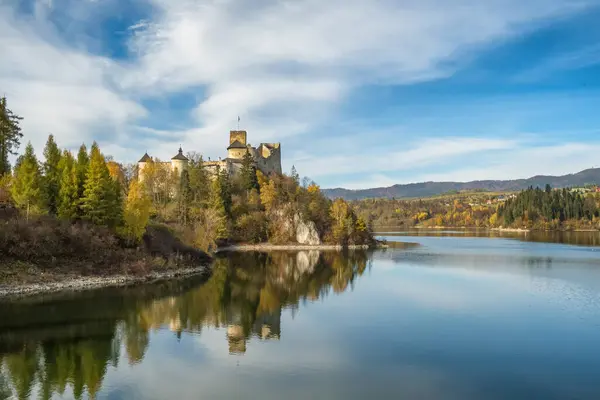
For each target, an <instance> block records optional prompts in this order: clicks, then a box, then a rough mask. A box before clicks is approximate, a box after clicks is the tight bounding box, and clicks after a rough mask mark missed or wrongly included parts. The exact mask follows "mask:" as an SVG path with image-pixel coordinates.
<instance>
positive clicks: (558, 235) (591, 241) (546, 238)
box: [378, 228, 600, 246]
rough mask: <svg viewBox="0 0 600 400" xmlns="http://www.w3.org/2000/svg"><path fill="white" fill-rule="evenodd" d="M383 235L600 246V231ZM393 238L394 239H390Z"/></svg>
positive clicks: (387, 232)
mask: <svg viewBox="0 0 600 400" xmlns="http://www.w3.org/2000/svg"><path fill="white" fill-rule="evenodd" d="M378 234H379V235H381V236H388V237H390V238H392V237H398V236H415V237H424V236H430V237H484V238H505V239H516V240H521V241H525V242H538V243H542V242H543V243H562V244H574V245H579V246H600V231H590V232H588V231H581V232H577V231H531V232H507V231H492V230H488V229H461V230H443V229H409V230H395V229H391V228H390V229H386V230H381V231H380V232H378ZM390 240H392V239H390Z"/></svg>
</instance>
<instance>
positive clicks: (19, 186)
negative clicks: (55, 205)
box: [11, 143, 45, 218]
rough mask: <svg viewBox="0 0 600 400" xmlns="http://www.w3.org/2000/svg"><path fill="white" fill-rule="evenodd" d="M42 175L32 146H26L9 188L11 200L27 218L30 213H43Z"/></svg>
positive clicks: (29, 144)
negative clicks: (23, 211) (24, 211)
mask: <svg viewBox="0 0 600 400" xmlns="http://www.w3.org/2000/svg"><path fill="white" fill-rule="evenodd" d="M41 182H42V174H41V172H40V165H39V163H38V160H37V157H36V156H35V152H34V151H33V146H32V145H31V143H28V144H27V147H26V148H25V154H23V156H22V157H20V159H19V162H18V165H17V168H16V169H15V174H14V180H13V183H12V186H11V194H12V198H13V200H14V202H15V204H16V205H17V207H19V208H21V209H23V210H26V213H27V217H28V218H29V214H30V213H32V212H33V213H39V212H43V211H44V209H45V208H44V201H43V200H44V196H43V193H42V187H41Z"/></svg>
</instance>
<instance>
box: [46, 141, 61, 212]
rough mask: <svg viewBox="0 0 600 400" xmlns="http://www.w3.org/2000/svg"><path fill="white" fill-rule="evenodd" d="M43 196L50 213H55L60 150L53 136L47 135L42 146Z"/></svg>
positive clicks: (59, 174)
mask: <svg viewBox="0 0 600 400" xmlns="http://www.w3.org/2000/svg"><path fill="white" fill-rule="evenodd" d="M44 158H45V161H44V191H45V193H44V196H45V200H46V204H47V208H48V211H49V212H50V214H53V215H56V211H57V207H58V192H59V190H60V180H61V171H60V170H59V164H60V150H59V148H58V146H57V145H56V142H55V141H54V136H53V135H50V136H48V141H47V142H46V147H45V148H44Z"/></svg>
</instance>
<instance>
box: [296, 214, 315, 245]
mask: <svg viewBox="0 0 600 400" xmlns="http://www.w3.org/2000/svg"><path fill="white" fill-rule="evenodd" d="M294 223H295V225H296V241H297V242H298V243H300V244H307V245H311V246H312V245H320V244H321V238H319V233H318V232H317V227H316V226H315V223H314V222H313V221H308V222H304V221H302V219H301V218H300V216H299V215H295V216H294Z"/></svg>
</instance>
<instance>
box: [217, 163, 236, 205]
mask: <svg viewBox="0 0 600 400" xmlns="http://www.w3.org/2000/svg"><path fill="white" fill-rule="evenodd" d="M217 180H218V181H219V185H220V186H221V201H222V203H223V207H224V208H225V215H226V216H230V215H231V207H232V205H233V199H232V197H231V191H232V190H231V180H230V179H229V173H228V172H227V170H226V169H223V170H220V171H219V173H218V174H217Z"/></svg>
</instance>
